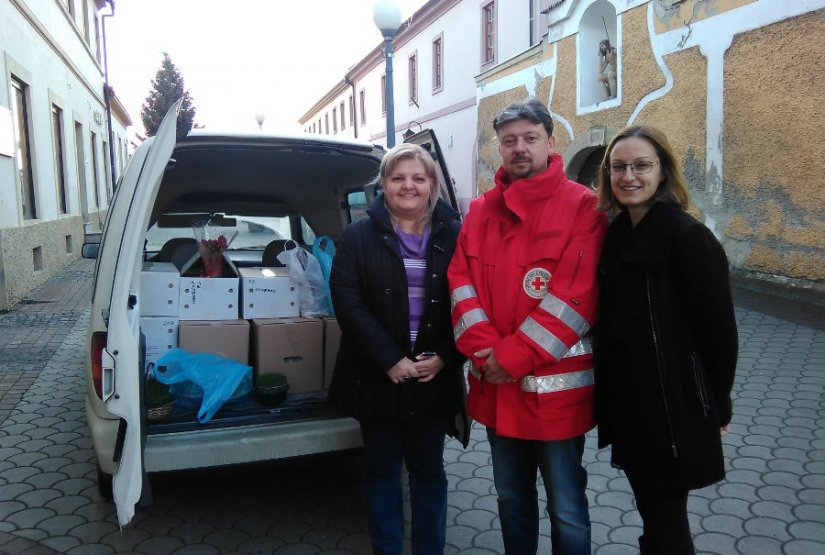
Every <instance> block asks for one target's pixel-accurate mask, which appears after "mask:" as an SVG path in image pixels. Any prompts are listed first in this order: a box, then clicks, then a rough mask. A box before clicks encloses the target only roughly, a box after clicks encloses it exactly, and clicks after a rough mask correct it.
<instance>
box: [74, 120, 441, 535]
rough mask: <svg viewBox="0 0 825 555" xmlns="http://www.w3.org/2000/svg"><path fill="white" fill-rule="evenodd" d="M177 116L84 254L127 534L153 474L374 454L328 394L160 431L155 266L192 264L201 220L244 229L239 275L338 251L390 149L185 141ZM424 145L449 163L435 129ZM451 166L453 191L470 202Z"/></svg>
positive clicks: (103, 408)
mask: <svg viewBox="0 0 825 555" xmlns="http://www.w3.org/2000/svg"><path fill="white" fill-rule="evenodd" d="M177 109H178V105H176V106H175V107H173V108H172V109H171V110H170V111H169V113H168V114H167V115H166V117H165V119H164V121H163V123H162V124H161V127H160V129H159V131H158V133H157V135H156V136H155V137H153V138H150V139H148V140H146V141H145V142H144V143H143V144H142V145H141V146H140V147H139V148H138V149H137V151H136V152H135V155H134V157H133V158H132V160H131V162H130V163H129V166H128V168H127V170H126V173H125V175H124V176H123V179H122V181H121V182H120V183H119V185H118V187H117V190H116V192H115V195H114V197H113V199H112V203H111V206H110V209H109V212H108V215H107V218H106V223H105V225H104V228H103V230H102V234H101V238H100V243H99V245H98V244H95V243H87V244H85V245H84V256H87V257H96V258H97V264H96V268H95V278H94V279H95V281H94V287H93V298H92V313H91V320H90V325H89V334H88V357H89V358H88V373H87V392H86V414H87V419H88V423H89V428H90V430H91V434H92V439H93V442H94V448H95V453H96V455H97V462H98V479H99V486H100V490H101V493H103V494H106V493H110V494H111V495H112V497H113V499H114V502H115V504H116V506H117V514H118V520H119V522H120V524H121V525H124V524H126V523H128V522H129V521H130V520H131V519H132V517H133V516H134V514H135V507H136V505H137V504H138V503H139V502H143V503H148V502H150V501H151V493H150V489H149V481H148V479H147V473H151V472H160V471H171V470H183V469H194V468H205V467H216V466H223V465H230V464H238V463H249V462H255V461H266V460H272V459H281V458H287V457H295V456H301V455H309V454H315V453H323V452H328V451H337V450H345V449H352V448H357V447H360V446H361V437H360V431H359V427H358V424H357V422H355V421H354V420H352V419H350V418H345V417H342V416H341V415H340V414H339V413H336V412H335V411H334V410H332V409H331V408H330V407H329V406H328V405H327V404H326V402H325V395H324V392H323V391H321V392H319V393H318V394H317V395H314V396H311V397H312V398H311V402H308V403H304V404H297V405H296V404H289V403H287V404H285V405H284V406H276V407H271V406H266V405H262V404H258V403H255V402H254V401H250V402H247V403H246V404H243V405H242V407H241V409H238V408H237V407H235V408H234V409H233V410H231V411H229V410H227V411H223V410H221V411H218V413H217V414H215V416H214V417H213V418H212V419H211V420H209V421H208V422H206V423H205V424H201V423H199V422H198V420H197V419H196V418H195V416H194V412H193V411H188V412H187V411H177V409H176V410H175V412H174V413H173V414H172V415H171V416H170V417H169V418H168V419H167V420H165V421H163V422H158V423H153V422H148V421H147V418H146V404H145V401H144V389H145V387H144V384H145V380H144V378H145V376H144V371H143V369H142V368H143V361H144V358H145V356H146V353H145V349H144V346H143V344H142V336H143V334H142V330H141V315H142V310H143V309H144V306H146V304H147V299H142V298H141V296H142V295H141V274H142V269H143V266H144V263H145V262H152V261H168V262H173V263H175V264H177V265H180V264H181V260H183V259H185V258H186V257H187V256H188V255H191V254H193V253H194V252H196V251H195V250H193V247H192V244H193V243H194V241H193V231H192V229H191V227H190V224H191V221H192V220H193V219H194V218H196V217H199V218H200V217H207V218H212V219H213V220H214V221H216V222H220V223H221V225H225V226H227V229H228V230H231V229H233V228H234V229H235V230H236V231H239V232H240V233H239V235H238V237H237V238H236V240H235V241H234V242H233V243H232V244H231V245H230V247H229V249H228V250H227V254H228V257H229V258H230V260H231V261H232V262H233V263H234V265H235V266H237V267H238V268H244V267H250V266H261V265H262V263H264V262H265V260H264V257H265V255H266V253H265V250H266V246H267V245H270V244H275V243H278V242H280V243H283V240H284V239H291V240H294V241H295V242H297V243H299V244H303V245H312V243H313V240H314V238H315V237H316V236H328V237H330V238H332V239H333V241H336V242H337V240H338V239H339V238H340V237H341V235H342V232H343V229H344V228H345V227H346V226H347V225H348V224H349V223H350V222H351V221H352V220H353V219H355V218H357V217H359V216H360V215H362V214H363V211H364V209H365V208H366V205H367V203H369V202H370V200H371V199H372V198H373V197H374V196H375V192H376V191H375V188H376V177H377V175H378V168H379V165H380V163H381V158H382V157H383V154H384V148H383V147H381V146H378V145H372V144H368V143H364V142H358V141H351V140H339V139H335V138H331V137H324V136H318V135H301V136H295V137H286V136H278V137H275V136H267V135H264V134H258V133H256V134H245V135H238V134H214V133H205V132H201V131H195V132H193V133H191V134H189V135H188V136H187V137H185V138H184V139H182V140H181V141H179V142H177V144H176V142H175V135H176V129H175V126H176V115H177ZM414 139H416V142H418V143H419V144H422V143H423V146H425V148H426V147H429V150H430V152H431V153H432V154H433V156H434V158H436V159H437V160H441V159H442V158H441V156H440V154H441V153H440V151H439V149H438V145H437V143H435V138H434V137H432V136H431V135H430V134H429V132H426V131H425V132H422V133H418V134H416V136H415V137H414ZM441 166H442V167H441V168H439V169H440V172H441V175H440V178H441V179H442V195H443V196H444V197H445V198H447V199H449V201H450V202H451V203H452V205H453V206H457V204H456V200H455V193H454V189H453V186H452V183H451V181H450V178H449V176H448V175H447V174H446V169H445V168H443V164H441ZM447 184H449V186H448V185H447ZM164 245H171V247H176V246H177V247H179V248H167V249H164ZM181 245H183V246H181ZM181 249H183V251H182V252H181ZM186 249H189V250H188V251H187V250H186ZM144 285H145V284H144Z"/></svg>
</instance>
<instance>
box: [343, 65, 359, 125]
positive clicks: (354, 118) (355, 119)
mask: <svg viewBox="0 0 825 555" xmlns="http://www.w3.org/2000/svg"><path fill="white" fill-rule="evenodd" d="M344 81H345V82H346V83H347V85H349V86H350V87H351V88H352V131H353V133H355V138H356V139H357V138H358V113H357V112H358V111H357V110H356V109H355V107H356V106H358V97H357V96H356V95H355V81H353V80H352V79H350V78H349V74H347V75H345V76H344Z"/></svg>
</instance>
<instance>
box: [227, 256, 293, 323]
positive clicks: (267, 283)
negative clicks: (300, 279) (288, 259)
mask: <svg viewBox="0 0 825 555" xmlns="http://www.w3.org/2000/svg"><path fill="white" fill-rule="evenodd" d="M238 273H239V274H240V277H241V317H243V318H246V319H248V320H251V319H253V318H290V317H297V316H300V311H299V310H298V284H297V283H296V282H295V281H293V279H292V277H290V275H289V271H288V270H287V269H286V268H240V269H239V270H238Z"/></svg>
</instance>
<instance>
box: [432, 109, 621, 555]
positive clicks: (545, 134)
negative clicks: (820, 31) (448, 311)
mask: <svg viewBox="0 0 825 555" xmlns="http://www.w3.org/2000/svg"><path fill="white" fill-rule="evenodd" d="M493 127H494V128H495V131H496V136H497V138H498V143H499V153H500V154H501V160H502V164H501V167H500V168H499V170H498V171H497V172H496V175H495V183H496V186H495V188H493V189H492V190H491V191H489V192H487V193H485V194H484V195H482V196H480V197H478V198H477V199H475V200H474V201H473V203H472V204H471V206H470V211H469V214H468V215H467V218H466V219H465V221H464V225H463V226H462V228H461V232H460V234H459V237H458V247H457V249H456V251H455V255H454V256H453V259H452V262H451V263H450V268H449V271H448V278H449V283H450V294H451V301H452V306H453V309H452V319H453V329H454V333H455V338H456V345H457V347H458V349H459V350H460V351H461V352H462V353H464V354H465V355H466V356H467V357H469V358H470V361H471V363H472V366H471V371H470V376H469V382H470V393H469V398H468V408H469V412H470V416H472V418H474V419H475V420H476V421H478V422H480V423H481V424H483V425H485V426H486V427H487V436H488V438H489V440H490V450H491V453H492V457H493V477H494V480H495V484H496V490H497V492H498V505H499V517H500V520H501V528H502V533H503V536H504V546H505V550H506V553H509V554H516V555H524V554H530V553H536V551H537V549H538V522H539V511H538V501H537V493H536V470H538V471H540V472H541V474H542V477H543V479H544V487H545V489H546V491H547V500H548V501H547V511H548V514H549V515H550V522H551V540H552V543H553V554H554V555H580V554H584V553H588V554H589V553H590V517H589V514H588V502H587V497H586V495H585V488H586V486H587V474H586V472H585V470H584V468H583V467H582V464H581V461H582V455H583V452H584V434H585V433H586V432H587V431H588V430H590V429H592V428H593V426H594V425H595V422H594V417H593V365H592V349H591V347H590V342H589V338H588V331H589V330H590V327H591V326H592V325H593V323H594V317H595V313H596V297H597V294H598V287H597V283H596V267H597V263H598V260H599V255H600V252H601V248H602V240H603V238H604V232H605V228H606V227H607V217H606V215H605V214H604V213H602V212H598V211H597V210H596V196H595V194H594V193H592V192H591V191H590V190H589V189H588V188H586V187H584V186H583V185H579V184H578V183H575V182H573V181H570V180H569V179H567V177H566V175H565V173H564V167H563V162H562V159H561V156H560V155H559V154H557V153H556V148H555V147H556V141H555V138H554V137H553V121H552V118H551V116H550V113H549V112H548V110H547V107H546V106H545V105H544V104H542V103H541V102H540V101H538V100H535V99H531V100H527V101H524V102H517V103H514V104H511V105H510V106H508V107H507V108H505V109H504V111H503V112H501V113H500V114H499V115H498V116H496V118H495V119H494V120H493Z"/></svg>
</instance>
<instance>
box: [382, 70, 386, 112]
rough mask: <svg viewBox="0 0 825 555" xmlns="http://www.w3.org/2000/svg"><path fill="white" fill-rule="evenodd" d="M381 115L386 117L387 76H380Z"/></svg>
mask: <svg viewBox="0 0 825 555" xmlns="http://www.w3.org/2000/svg"><path fill="white" fill-rule="evenodd" d="M381 115H382V116H386V115H387V76H386V74H385V75H382V76H381Z"/></svg>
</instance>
